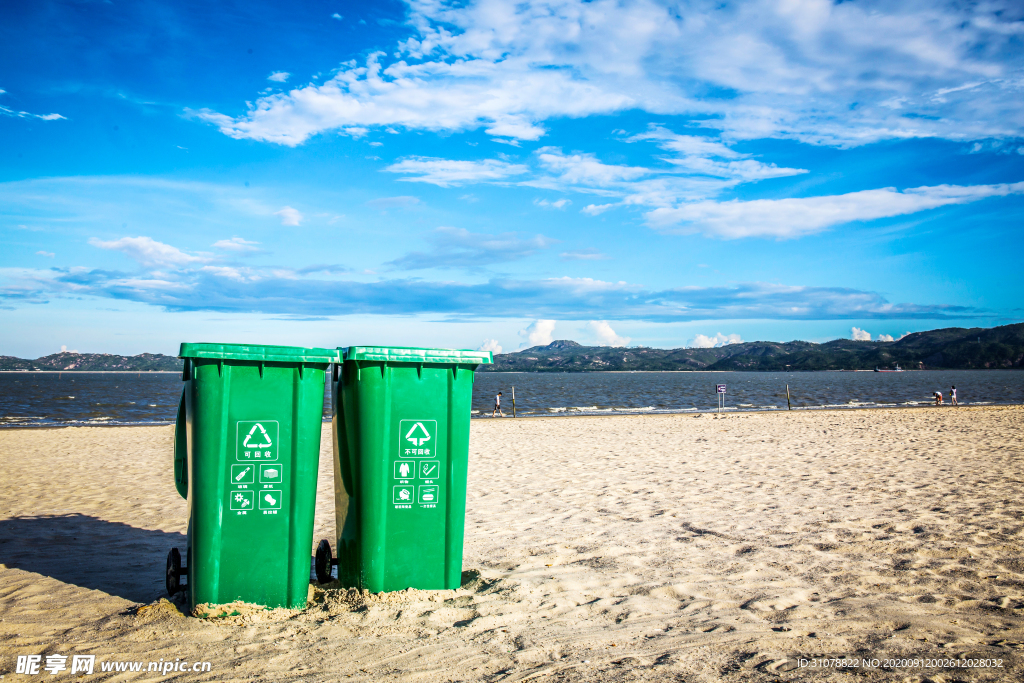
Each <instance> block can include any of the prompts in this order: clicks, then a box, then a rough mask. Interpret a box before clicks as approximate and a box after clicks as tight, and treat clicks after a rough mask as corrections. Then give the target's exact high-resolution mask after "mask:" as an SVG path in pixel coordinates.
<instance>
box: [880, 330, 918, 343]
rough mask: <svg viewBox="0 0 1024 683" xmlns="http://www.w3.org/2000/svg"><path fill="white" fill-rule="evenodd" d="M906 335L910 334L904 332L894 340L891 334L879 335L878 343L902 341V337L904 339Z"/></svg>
mask: <svg viewBox="0 0 1024 683" xmlns="http://www.w3.org/2000/svg"><path fill="white" fill-rule="evenodd" d="M908 334H910V333H909V332H904V333H903V334H901V335H900V336H898V337H895V338H894V337H893V336H892V335H891V334H880V335H878V341H883V342H891V341H899V340H900V339H903V338H904V337H906V336H907V335H908Z"/></svg>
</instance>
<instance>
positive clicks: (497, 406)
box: [491, 391, 505, 417]
mask: <svg viewBox="0 0 1024 683" xmlns="http://www.w3.org/2000/svg"><path fill="white" fill-rule="evenodd" d="M495 413H498V414H499V415H501V416H502V417H505V413H503V412H501V392H500V391H499V392H498V395H497V396H495V397H494V410H492V411H491V417H494V414H495Z"/></svg>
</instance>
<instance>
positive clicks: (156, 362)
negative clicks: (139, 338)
mask: <svg viewBox="0 0 1024 683" xmlns="http://www.w3.org/2000/svg"><path fill="white" fill-rule="evenodd" d="M0 370H62V371H65V372H73V371H76V370H77V371H84V370H92V371H96V370H122V371H125V372H152V371H155V370H170V371H173V372H181V361H180V360H179V359H177V358H175V357H173V356H164V355H162V354H159V353H140V354H139V355H137V356H117V355H114V354H112V353H73V352H71V351H64V352H62V353H54V354H52V355H49V356H43V357H42V358H36V359H35V360H25V359H24V358H15V357H13V356H0Z"/></svg>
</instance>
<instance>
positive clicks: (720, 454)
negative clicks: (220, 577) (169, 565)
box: [0, 407, 1024, 682]
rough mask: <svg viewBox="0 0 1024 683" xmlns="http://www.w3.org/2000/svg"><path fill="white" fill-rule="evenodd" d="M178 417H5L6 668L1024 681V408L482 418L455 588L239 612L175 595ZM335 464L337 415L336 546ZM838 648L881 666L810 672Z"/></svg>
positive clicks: (0, 656) (0, 641)
mask: <svg viewBox="0 0 1024 683" xmlns="http://www.w3.org/2000/svg"><path fill="white" fill-rule="evenodd" d="M171 432H172V430H171V428H169V427H135V428H68V429H53V430H51V429H46V430H42V429H39V430H4V431H0V463H2V467H3V476H2V477H0V674H5V675H6V680H30V677H27V676H18V675H16V674H14V668H15V657H16V655H30V654H41V655H49V654H63V655H69V659H68V664H69V665H70V662H71V659H70V655H73V654H95V655H97V662H98V663H97V668H96V673H95V674H94V675H93V676H86V677H85V678H84V679H81V680H141V679H151V678H153V677H154V675H155V674H152V673H149V674H146V673H142V674H132V673H122V674H101V673H100V672H99V662H104V661H121V660H124V661H127V660H138V661H144V662H149V661H158V660H160V659H164V660H170V661H174V660H175V659H177V658H181V659H183V660H189V661H194V660H201V661H209V662H210V663H211V667H212V668H211V671H210V672H208V673H192V672H188V673H181V674H170V675H169V676H167V677H166V678H168V679H175V678H177V679H179V680H190V681H191V680H273V681H284V680H324V681H334V680H352V681H380V680H395V681H398V680H401V681H424V682H441V681H476V680H486V681H521V680H528V679H535V678H541V679H543V680H563V681H688V682H694V681H719V680H722V681H780V680H781V681H790V680H794V681H795V680H801V681H803V680H816V681H817V680H821V681H830V680H836V681H839V680H842V681H848V680H867V681H883V680H884V681H888V680H893V681H926V680H929V681H956V680H964V681H974V680H998V681H1009V680H1020V677H1021V675H1022V672H1024V554H1022V547H1024V538H1022V527H1024V522H1022V519H1024V483H1022V482H1024V446H1022V442H1021V438H1022V436H1024V409H1022V408H1019V407H1007V408H996V407H989V408H961V409H953V408H942V409H940V408H929V409H913V410H857V411H845V412H844V411H815V412H805V411H799V412H798V411H794V412H780V413H772V414H744V415H737V414H732V415H729V416H728V417H726V418H724V419H717V418H713V417H711V416H710V415H703V416H694V415H672V416H635V417H614V418H584V417H575V418H555V419H530V420H513V419H504V420H501V419H496V420H490V419H488V420H476V421H474V422H473V424H472V442H471V454H470V481H469V492H470V493H469V501H468V512H467V520H466V545H465V560H464V562H463V567H464V569H465V572H464V585H463V587H462V588H461V589H459V590H456V591H434V592H427V591H402V592H398V593H392V594H386V595H378V596H372V595H360V594H358V593H357V592H355V591H345V590H339V589H334V590H331V589H328V590H326V591H325V590H320V589H311V591H310V595H311V600H312V602H311V605H310V606H309V607H308V608H307V609H306V610H302V611H296V612H290V611H286V610H274V611H261V610H255V609H244V608H243V609H242V610H241V613H240V614H239V615H237V616H231V617H225V618H220V619H198V618H194V617H187V616H185V615H183V614H181V612H180V611H179V609H178V608H177V607H176V606H175V605H174V604H172V603H170V602H168V601H166V600H162V593H163V571H164V561H165V557H166V554H167V551H168V549H169V548H171V547H172V546H176V547H178V548H182V549H183V548H184V547H185V536H184V532H185V522H186V520H185V502H184V501H183V500H182V499H181V498H180V497H178V494H177V493H176V492H175V489H174V485H173V481H172V474H171V454H170V449H171ZM331 458H332V455H331V449H330V425H325V428H324V436H323V442H322V450H321V462H320V480H319V492H320V493H319V497H318V500H317V505H318V508H317V518H316V529H315V535H314V543H316V540H318V539H320V538H330V539H333V538H334V517H333V505H332V496H333V494H332V465H331ZM332 545H333V543H332ZM823 658H846V659H847V660H852V662H851V663H862V662H863V660H871V659H877V660H879V665H880V666H879V667H871V666H870V665H869V666H868V668H864V667H863V666H861V667H858V668H854V669H845V670H833V669H828V670H822V669H811V668H808V667H801V666H800V660H801V659H805V660H807V661H808V663H816V662H821V660H822V659H823ZM915 658H916V659H920V660H922V661H921V663H920V664H928V663H931V664H935V661H933V660H951V659H960V660H972V661H973V660H987V663H989V664H990V666H988V667H980V668H973V667H972V668H960V669H946V670H943V669H941V668H926V667H925V666H921V665H917V666H914V665H913V662H911V661H905V660H913V659H915ZM886 660H897V661H895V662H890V664H891V666H890V667H889V669H888V670H884V669H882V668H880V667H881V665H884V664H885V663H886ZM996 662H998V663H1001V664H1002V668H998V667H996V666H991V664H993V663H996ZM44 663H45V658H44ZM976 663H980V664H984V663H985V662H984V661H978V662H976ZM62 676H65V677H69V676H70V674H69V673H68V672H63V674H62ZM41 678H45V679H46V680H63V678H59V677H54V676H50V675H48V674H45V673H44V675H43V676H41Z"/></svg>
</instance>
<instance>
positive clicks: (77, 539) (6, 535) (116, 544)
mask: <svg viewBox="0 0 1024 683" xmlns="http://www.w3.org/2000/svg"><path fill="white" fill-rule="evenodd" d="M185 545H186V537H185V535H184V534H179V533H168V532H166V531H153V530H151V529H137V528H136V527H133V526H129V525H127V524H121V523H120V522H108V521H105V520H102V519H98V518H96V517H90V516H88V515H79V514H71V515H52V516H50V515H47V516H40V517H13V518H10V519H4V520H0V563H3V564H4V565H6V566H8V567H11V568H14V569H23V570H25V571H28V572H34V573H36V574H42V575H43V576H49V577H51V578H54V579H57V580H58V581H63V582H64V583H68V584H73V585H76V586H81V587H82V588H89V589H92V590H98V591H103V592H104V593H108V594H109V595H115V596H118V597H121V598H124V599H125V600H131V601H132V602H139V603H148V602H152V601H153V600H155V599H157V598H159V597H162V596H165V595H166V592H165V590H164V568H165V563H166V561H167V552H168V551H169V550H170V549H171V548H178V550H179V551H181V553H182V555H184V554H185Z"/></svg>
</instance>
